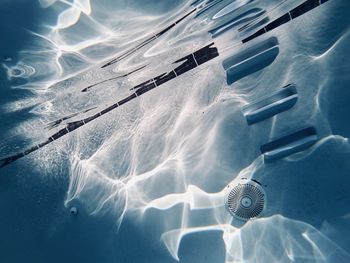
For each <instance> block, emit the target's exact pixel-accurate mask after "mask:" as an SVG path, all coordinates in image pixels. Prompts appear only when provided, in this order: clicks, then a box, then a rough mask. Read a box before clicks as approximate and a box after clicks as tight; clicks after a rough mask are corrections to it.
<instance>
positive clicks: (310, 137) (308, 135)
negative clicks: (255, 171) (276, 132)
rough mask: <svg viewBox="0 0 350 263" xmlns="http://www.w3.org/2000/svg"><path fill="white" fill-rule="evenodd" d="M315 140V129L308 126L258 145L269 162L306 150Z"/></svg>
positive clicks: (316, 136) (316, 138) (316, 137)
mask: <svg viewBox="0 0 350 263" xmlns="http://www.w3.org/2000/svg"><path fill="white" fill-rule="evenodd" d="M317 141H318V135H317V131H316V129H315V128H314V127H308V128H305V129H302V130H299V131H296V132H293V133H290V134H288V135H286V136H283V137H280V138H278V139H276V140H273V141H271V142H268V143H266V144H264V145H262V146H261V147H260V151H261V153H262V154H263V155H264V160H265V161H267V162H269V161H274V160H278V159H281V158H283V157H286V156H289V155H291V154H294V153H297V152H300V151H303V150H306V149H307V148H309V147H311V146H312V145H314V144H315V143H316V142H317Z"/></svg>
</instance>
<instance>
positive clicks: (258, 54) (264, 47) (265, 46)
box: [222, 37, 279, 85]
mask: <svg viewBox="0 0 350 263" xmlns="http://www.w3.org/2000/svg"><path fill="white" fill-rule="evenodd" d="M278 53H279V47H278V41H277V38H276V37H271V38H269V39H267V40H264V41H262V42H260V43H258V44H255V45H253V46H251V47H249V48H247V49H244V50H243V51H241V52H239V53H238V54H235V55H233V56H231V57H229V58H227V59H225V60H224V61H223V63H222V65H223V67H224V69H225V70H226V78H227V84H228V85H231V84H232V83H233V82H235V81H237V80H239V79H241V78H243V77H245V76H248V75H250V74H252V73H254V72H256V71H259V70H261V69H263V68H265V67H267V66H268V65H270V64H271V63H272V62H273V61H274V60H275V58H276V57H277V55H278Z"/></svg>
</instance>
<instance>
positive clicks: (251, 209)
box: [226, 182, 266, 221]
mask: <svg viewBox="0 0 350 263" xmlns="http://www.w3.org/2000/svg"><path fill="white" fill-rule="evenodd" d="M265 203H266V199H265V193H264V189H263V188H262V187H261V186H260V185H258V184H257V183H255V182H247V183H244V184H237V185H235V186H234V187H232V188H231V190H230V192H229V194H228V196H227V200H226V207H227V209H228V211H229V212H230V213H231V214H232V216H234V217H235V218H238V219H240V220H244V221H248V220H249V219H252V218H255V217H258V216H259V215H260V214H261V213H262V211H263V210H264V207H265Z"/></svg>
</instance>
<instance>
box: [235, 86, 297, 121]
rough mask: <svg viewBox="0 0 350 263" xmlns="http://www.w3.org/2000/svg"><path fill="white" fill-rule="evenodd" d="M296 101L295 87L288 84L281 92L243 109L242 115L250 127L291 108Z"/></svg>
mask: <svg viewBox="0 0 350 263" xmlns="http://www.w3.org/2000/svg"><path fill="white" fill-rule="evenodd" d="M297 100H298V93H297V89H296V87H295V85H294V84H288V85H287V86H285V87H283V88H282V89H281V90H278V91H276V92H274V93H272V94H269V95H268V96H265V97H263V98H261V99H259V100H258V101H256V102H253V103H251V104H249V105H247V106H245V107H243V108H242V113H243V115H244V117H245V118H246V120H247V123H248V125H252V124H254V123H257V122H260V121H263V120H266V119H268V118H271V117H272V116H274V115H277V114H279V113H281V112H284V111H286V110H288V109H290V108H292V107H293V106H294V104H295V103H296V102H297Z"/></svg>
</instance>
